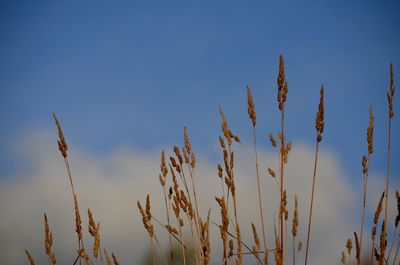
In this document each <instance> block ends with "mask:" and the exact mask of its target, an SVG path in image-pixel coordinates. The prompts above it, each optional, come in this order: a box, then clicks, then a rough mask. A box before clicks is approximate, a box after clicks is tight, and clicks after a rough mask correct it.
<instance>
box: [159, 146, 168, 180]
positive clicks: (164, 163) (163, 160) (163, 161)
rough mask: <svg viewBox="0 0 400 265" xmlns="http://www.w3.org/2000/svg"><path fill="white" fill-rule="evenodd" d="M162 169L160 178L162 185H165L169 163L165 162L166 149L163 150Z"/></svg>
mask: <svg viewBox="0 0 400 265" xmlns="http://www.w3.org/2000/svg"><path fill="white" fill-rule="evenodd" d="M160 171H161V173H160V174H159V180H160V184H161V186H163V187H164V186H165V180H166V178H167V174H168V168H167V163H166V162H165V152H164V150H162V151H161V162H160Z"/></svg>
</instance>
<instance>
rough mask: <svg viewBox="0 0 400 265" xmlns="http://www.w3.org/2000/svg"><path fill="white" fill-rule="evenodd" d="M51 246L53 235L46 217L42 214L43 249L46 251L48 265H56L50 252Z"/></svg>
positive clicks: (54, 258)
mask: <svg viewBox="0 0 400 265" xmlns="http://www.w3.org/2000/svg"><path fill="white" fill-rule="evenodd" d="M52 246H53V234H52V233H51V231H50V228H49V223H48V221H47V216H46V214H44V247H45V249H46V255H47V256H48V257H49V262H50V265H54V264H56V256H55V254H54V251H53V250H52Z"/></svg>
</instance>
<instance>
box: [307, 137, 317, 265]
mask: <svg viewBox="0 0 400 265" xmlns="http://www.w3.org/2000/svg"><path fill="white" fill-rule="evenodd" d="M318 148H319V141H317V143H316V147H315V159H314V173H313V183H312V192H311V204H310V214H309V216H308V229H307V243H306V258H305V265H307V261H308V249H309V244H310V234H311V220H312V210H313V204H314V192H315V178H316V175H317V161H318Z"/></svg>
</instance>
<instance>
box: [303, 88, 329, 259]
mask: <svg viewBox="0 0 400 265" xmlns="http://www.w3.org/2000/svg"><path fill="white" fill-rule="evenodd" d="M324 113H325V110H324V86H323V85H321V90H320V97H319V106H318V111H317V115H316V118H315V129H316V131H317V139H316V145H315V159H314V173H313V181H312V191H311V203H310V214H309V216H308V229H307V243H306V257H305V265H307V261H308V250H309V244H310V233H311V220H312V210H313V203H314V193H315V179H316V175H317V163H318V149H319V143H320V142H321V140H322V133H323V132H324V127H325V122H324Z"/></svg>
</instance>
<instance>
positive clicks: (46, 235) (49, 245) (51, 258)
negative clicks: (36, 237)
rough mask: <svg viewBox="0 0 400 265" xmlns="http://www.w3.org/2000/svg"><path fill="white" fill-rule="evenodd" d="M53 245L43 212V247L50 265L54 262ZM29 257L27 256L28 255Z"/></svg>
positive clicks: (51, 235)
mask: <svg viewBox="0 0 400 265" xmlns="http://www.w3.org/2000/svg"><path fill="white" fill-rule="evenodd" d="M52 246H53V234H52V233H51V231H50V228H49V223H48V221H47V216H46V214H44V247H45V249H46V255H47V256H48V257H49V263H50V265H54V264H56V256H55V254H54V251H53V250H52ZM28 257H29V256H28Z"/></svg>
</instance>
